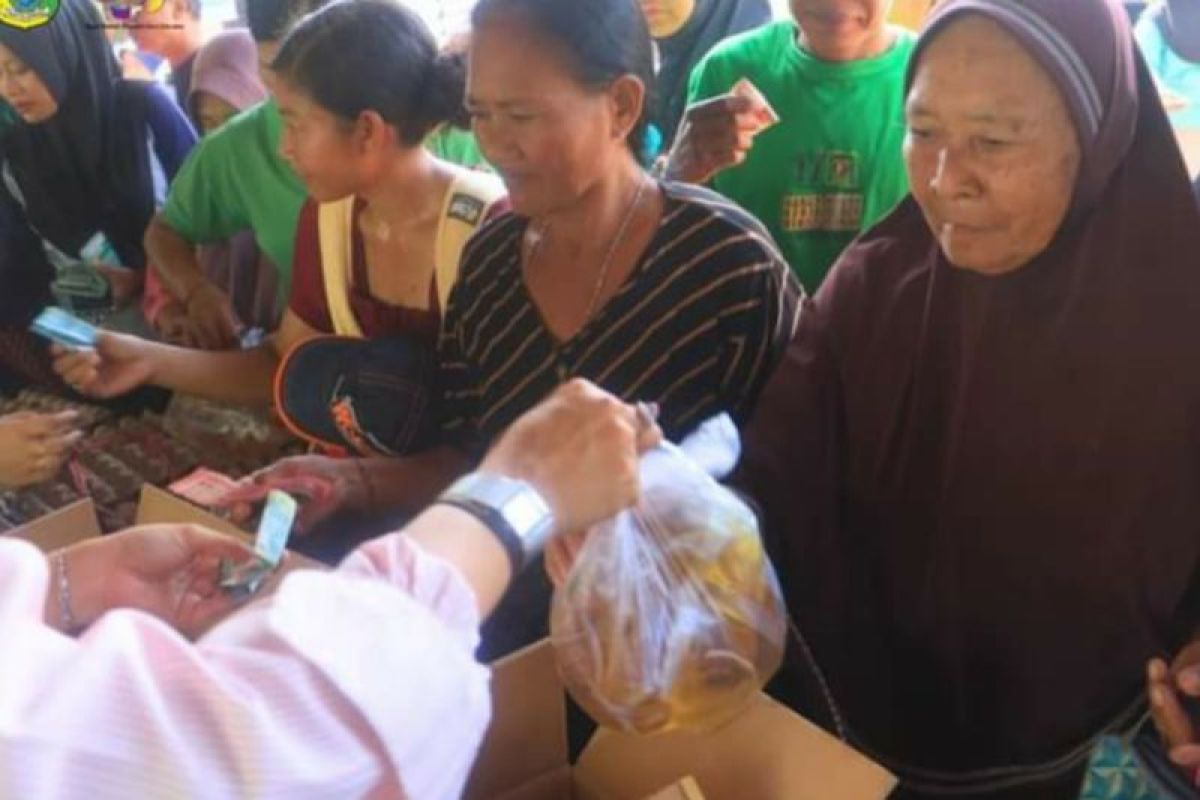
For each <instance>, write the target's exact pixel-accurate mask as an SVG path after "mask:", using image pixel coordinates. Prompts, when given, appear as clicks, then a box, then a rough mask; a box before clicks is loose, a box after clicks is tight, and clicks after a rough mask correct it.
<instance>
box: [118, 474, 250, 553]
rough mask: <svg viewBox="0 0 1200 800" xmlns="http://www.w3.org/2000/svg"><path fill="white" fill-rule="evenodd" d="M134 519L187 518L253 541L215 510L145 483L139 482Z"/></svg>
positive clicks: (175, 520) (162, 520) (148, 521)
mask: <svg viewBox="0 0 1200 800" xmlns="http://www.w3.org/2000/svg"><path fill="white" fill-rule="evenodd" d="M136 521H137V524H138V525H158V524H163V523H178V522H190V523H194V524H196V525H203V526H204V527H206V528H212V529H213V530H214V531H220V532H221V533H228V534H230V535H232V536H237V537H239V538H241V539H243V540H245V541H248V542H253V541H254V537H253V536H251V535H250V534H249V533H247V532H246V531H244V530H242V529H241V528H239V527H238V526H237V525H234V524H233V523H232V522H230V521H229V520H227V519H221V518H220V517H218V516H217V515H216V514H210V513H209V512H207V511H205V510H204V509H202V508H200V507H199V506H195V505H192V504H191V503H189V502H188V501H187V500H184V499H183V498H182V497H177V496H175V495H173V494H171V493H170V492H168V491H165V490H163V489H160V488H158V487H157V486H153V485H151V484H149V483H147V484H145V485H143V486H142V496H141V498H140V499H139V500H138V508H137V517H136Z"/></svg>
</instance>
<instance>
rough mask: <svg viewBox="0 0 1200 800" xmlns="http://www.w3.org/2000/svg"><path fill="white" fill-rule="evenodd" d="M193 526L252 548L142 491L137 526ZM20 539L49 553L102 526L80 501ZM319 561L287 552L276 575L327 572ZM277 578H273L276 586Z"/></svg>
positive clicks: (210, 521)
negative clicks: (218, 532) (318, 570)
mask: <svg viewBox="0 0 1200 800" xmlns="http://www.w3.org/2000/svg"><path fill="white" fill-rule="evenodd" d="M179 522H190V523H194V524H196V525H203V526H205V527H206V528H212V529H213V530H216V531H221V532H222V533H228V534H231V535H233V536H237V537H239V538H241V539H243V540H244V541H246V542H249V543H251V544H253V542H254V535H253V534H251V533H248V532H247V531H244V530H242V529H241V528H239V527H238V526H236V525H234V524H233V523H232V522H230V521H228V520H225V519H221V518H220V517H218V516H216V515H215V514H210V513H209V512H207V511H205V510H204V509H202V508H200V507H198V506H195V505H192V504H191V503H189V502H188V501H187V500H184V499H183V498H181V497H176V496H175V495H173V494H171V493H170V492H167V491H164V490H163V489H159V488H158V487H157V486H153V485H151V484H146V485H144V486H143V487H142V495H141V498H140V499H139V500H138V508H137V514H136V516H135V518H134V524H136V525H152V524H156V523H179ZM6 535H8V536H14V537H16V538H18V539H25V540H27V541H30V542H33V543H34V544H36V545H37V546H38V547H40V548H41V549H42V550H44V551H46V552H49V551H51V550H57V549H58V548H60V547H66V546H67V545H71V544H74V543H76V542H80V541H83V540H84V539H90V538H92V537H93V536H99V535H100V522H99V520H98V519H97V518H96V507H95V506H94V505H93V504H92V501H91V500H90V499H88V498H84V499H82V500H77V501H76V502H74V503H72V504H71V505H69V506H64V507H63V508H60V509H58V510H57V511H52V512H50V513H49V514H46V515H45V516H42V517H38V518H37V519H35V520H34V521H33V522H29V523H26V524H25V525H21V526H20V527H17V528H13V529H12V530H11V531H8V533H7V534H6ZM328 568H329V567H328V566H326V565H325V564H322V563H321V562H319V561H314V560H313V559H311V558H308V557H306V556H302V555H300V554H299V553H293V552H291V551H289V552H288V555H287V558H286V559H285V561H284V563H283V567H282V568H281V569H280V570H279V571H278V573H277V575H278V576H280V577H281V576H282V575H283V574H285V573H287V572H290V571H291V570H293V569H328ZM274 580H276V578H272V582H274Z"/></svg>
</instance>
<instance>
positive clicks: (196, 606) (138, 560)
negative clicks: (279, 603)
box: [50, 525, 253, 637]
mask: <svg viewBox="0 0 1200 800" xmlns="http://www.w3.org/2000/svg"><path fill="white" fill-rule="evenodd" d="M62 553H63V559H64V562H65V563H66V565H67V575H68V577H69V581H70V588H71V609H72V613H73V615H74V617H75V620H76V622H77V623H79V624H80V625H82V626H87V625H90V624H91V623H92V622H94V621H95V620H96V619H97V618H98V617H100V616H101V615H102V614H104V613H105V612H106V611H109V610H110V609H115V608H136V609H140V610H142V611H145V612H147V613H150V614H153V615H154V616H156V617H158V618H159V619H162V620H163V621H165V622H167V623H169V624H170V625H172V626H173V627H175V628H176V629H177V630H179V631H180V632H181V633H183V634H184V635H186V636H189V637H195V636H197V635H199V634H200V633H202V632H203V631H205V630H206V629H207V628H208V627H209V626H210V625H212V624H213V623H214V622H216V621H217V620H219V619H221V618H222V617H224V616H225V615H226V614H228V613H229V612H230V611H232V610H233V608H234V606H235V605H236V604H237V603H236V601H235V600H234V599H233V598H232V597H231V596H230V595H229V593H227V592H225V591H224V590H222V589H221V588H220V586H218V582H219V580H220V563H221V560H222V559H223V558H224V559H229V560H231V561H233V562H234V563H241V562H243V561H245V560H247V559H249V558H251V557H252V556H253V550H252V549H251V548H250V547H249V545H247V544H245V543H243V542H242V541H240V540H239V539H236V538H234V537H232V536H227V535H225V534H222V533H217V532H216V531H211V530H208V529H207V528H202V527H200V526H198V525H144V526H141V527H137V528H130V529H128V530H125V531H122V532H120V533H115V534H112V535H111V536H103V537H100V538H96V539H88V540H86V541H84V542H80V543H79V544H76V545H72V546H71V547H69V548H67V549H66V550H64V551H62ZM52 563H53V562H52ZM56 594H57V593H56V592H50V595H51V597H55V596H56ZM50 619H51V621H55V620H56V619H57V618H56V617H55V616H53V615H52V616H51V617H50Z"/></svg>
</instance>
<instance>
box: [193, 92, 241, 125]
mask: <svg viewBox="0 0 1200 800" xmlns="http://www.w3.org/2000/svg"><path fill="white" fill-rule="evenodd" d="M195 103H196V121H197V122H199V123H200V133H211V132H212V131H215V130H216V129H217V128H219V127H221V126H222V125H224V124H225V123H226V121H228V120H229V118H230V117H232V116H233V115H234V114H236V113H237V109H236V108H234V107H233V106H232V105H230V104H229V103H228V102H226V101H225V100H223V99H221V98H220V97H217V96H216V95H215V94H213V93H212V92H206V91H204V90H199V91H197V92H196V98H195Z"/></svg>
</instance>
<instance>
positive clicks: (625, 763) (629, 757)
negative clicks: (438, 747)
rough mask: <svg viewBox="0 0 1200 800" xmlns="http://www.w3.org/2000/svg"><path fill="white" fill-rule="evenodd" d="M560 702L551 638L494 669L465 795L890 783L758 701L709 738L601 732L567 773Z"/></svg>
mask: <svg viewBox="0 0 1200 800" xmlns="http://www.w3.org/2000/svg"><path fill="white" fill-rule="evenodd" d="M564 697H565V690H564V688H563V684H562V681H561V679H560V678H559V675H558V668H557V665H556V664H555V661H554V651H553V649H552V648H551V646H550V643H549V642H548V641H543V642H540V643H538V644H535V645H533V646H531V647H529V648H527V649H525V650H522V651H521V652H519V653H514V654H513V655H511V656H509V657H507V658H504V659H502V660H500V661H498V662H496V664H495V665H494V666H493V668H492V725H491V727H490V729H489V730H488V734H487V737H486V738H485V740H484V742H483V745H482V747H481V748H480V751H479V757H478V759H477V760H476V763H475V769H474V771H473V773H472V775H471V779H470V781H469V782H468V785H467V790H466V793H465V794H464V798H465V800H644V799H645V798H651V797H653V798H655V800H665V799H666V798H670V799H671V800H699V798H708V800H876V799H877V798H883V797H886V796H887V795H888V794H889V793H890V792H891V791H892V789H893V788H894V787H895V784H896V782H895V778H893V777H892V775H890V774H889V773H888V772H887V771H886V770H884V769H883V768H882V767H880V766H878V765H877V764H875V763H873V762H871V761H869V760H867V759H866V758H865V757H863V756H862V755H860V754H858V753H856V752H855V751H853V750H851V749H850V748H848V747H847V746H846V745H844V744H842V743H841V742H839V741H838V740H837V739H835V738H833V737H832V736H830V735H828V734H827V733H825V732H824V731H822V730H821V729H820V728H818V727H816V726H815V725H813V724H812V723H810V722H808V721H806V720H804V719H803V718H801V717H799V716H797V715H796V714H795V713H793V712H792V711H790V710H789V709H787V708H785V707H783V706H782V705H780V704H779V703H776V702H775V701H774V700H771V699H770V698H768V697H767V696H766V695H759V696H758V697H757V698H756V700H755V701H754V702H753V703H751V705H750V706H749V707H748V708H747V709H746V710H745V711H744V712H742V714H740V715H739V716H738V717H736V718H735V719H734V720H733V721H731V722H730V723H729V724H727V725H725V726H724V727H722V728H720V729H718V730H716V731H713V732H710V733H690V732H676V733H667V734H659V735H655V736H638V735H634V734H624V733H616V732H613V731H605V730H601V731H600V732H599V733H597V734H596V736H594V737H593V738H592V740H591V741H590V742H589V743H588V745H587V747H586V748H585V749H584V752H583V754H582V755H581V756H580V758H579V761H578V762H577V763H576V764H575V765H574V766H571V765H569V764H568V763H567V731H566V718H565V706H564ZM672 782H674V784H672ZM662 787H668V788H667V789H663V788H662ZM655 792H659V794H655Z"/></svg>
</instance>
